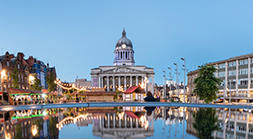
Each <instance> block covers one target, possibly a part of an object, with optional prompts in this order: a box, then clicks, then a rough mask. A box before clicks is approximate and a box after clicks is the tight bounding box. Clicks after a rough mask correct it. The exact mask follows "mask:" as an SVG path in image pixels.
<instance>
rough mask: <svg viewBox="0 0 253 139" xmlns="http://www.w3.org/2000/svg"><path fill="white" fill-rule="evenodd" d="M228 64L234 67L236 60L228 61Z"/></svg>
mask: <svg viewBox="0 0 253 139" xmlns="http://www.w3.org/2000/svg"><path fill="white" fill-rule="evenodd" d="M228 66H229V67H234V66H236V61H232V62H229V63H228Z"/></svg>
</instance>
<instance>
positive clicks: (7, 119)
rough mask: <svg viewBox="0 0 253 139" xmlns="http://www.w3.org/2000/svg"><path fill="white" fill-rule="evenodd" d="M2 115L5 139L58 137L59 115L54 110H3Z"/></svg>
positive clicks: (2, 135)
mask: <svg viewBox="0 0 253 139" xmlns="http://www.w3.org/2000/svg"><path fill="white" fill-rule="evenodd" d="M48 112H50V113H48ZM49 114H50V116H49ZM0 117H1V118H0V121H1V132H0V136H1V138H3V139H26V138H35V139H36V138H50V139H56V138H58V135H59V131H58V129H57V128H56V126H55V124H56V123H57V117H56V112H53V110H50V111H48V110H23V111H15V112H14V111H12V112H1V116H0Z"/></svg>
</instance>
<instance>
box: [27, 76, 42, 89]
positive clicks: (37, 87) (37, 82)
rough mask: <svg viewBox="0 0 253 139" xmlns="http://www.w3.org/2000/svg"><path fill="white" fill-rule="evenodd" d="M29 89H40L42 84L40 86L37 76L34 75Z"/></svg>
mask: <svg viewBox="0 0 253 139" xmlns="http://www.w3.org/2000/svg"><path fill="white" fill-rule="evenodd" d="M30 89H31V90H35V91H41V89H42V86H41V83H40V79H38V77H37V76H35V79H34V84H32V85H31V86H30Z"/></svg>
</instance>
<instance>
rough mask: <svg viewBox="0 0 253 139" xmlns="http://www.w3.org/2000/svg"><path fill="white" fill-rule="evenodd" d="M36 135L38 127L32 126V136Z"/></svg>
mask: <svg viewBox="0 0 253 139" xmlns="http://www.w3.org/2000/svg"><path fill="white" fill-rule="evenodd" d="M37 134H38V126H37V125H32V135H33V136H36V135H37Z"/></svg>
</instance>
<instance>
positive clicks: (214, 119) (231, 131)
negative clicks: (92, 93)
mask: <svg viewBox="0 0 253 139" xmlns="http://www.w3.org/2000/svg"><path fill="white" fill-rule="evenodd" d="M70 124H75V125H76V126H77V127H86V126H88V125H92V133H91V134H92V135H93V136H96V137H99V138H147V137H152V136H153V137H155V138H156V137H157V133H158V134H159V136H162V137H166V138H187V135H189V134H190V135H194V136H195V137H199V138H201V137H203V136H204V137H205V138H207V137H208V136H209V138H216V139H219V138H227V139H230V138H232V139H233V138H234V139H236V138H245V139H249V138H253V114H252V113H251V112H249V111H248V110H241V109H210V108H209V109H208V108H207V109H205V108H201V109H199V108H182V107H159V108H156V107H116V108H114V107H104V108H102V107H99V108H95V107H93V108H59V109H44V110H23V111H10V112H0V138H3V139H26V138H35V139H36V138H50V139H57V138H59V133H60V132H61V129H62V128H64V126H66V125H70ZM154 124H159V126H158V127H159V128H160V129H154ZM203 125H206V126H203ZM154 130H157V132H156V135H154ZM160 130H161V131H160ZM202 133H203V134H202ZM201 135H202V136H201Z"/></svg>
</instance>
